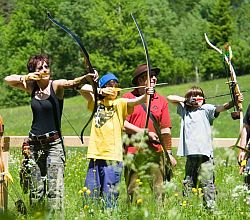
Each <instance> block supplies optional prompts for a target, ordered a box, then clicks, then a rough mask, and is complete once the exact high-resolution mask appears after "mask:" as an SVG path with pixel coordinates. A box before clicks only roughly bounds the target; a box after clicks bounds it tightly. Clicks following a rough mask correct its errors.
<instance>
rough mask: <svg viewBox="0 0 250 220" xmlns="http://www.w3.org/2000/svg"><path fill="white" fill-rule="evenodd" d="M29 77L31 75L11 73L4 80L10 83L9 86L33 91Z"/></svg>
mask: <svg viewBox="0 0 250 220" xmlns="http://www.w3.org/2000/svg"><path fill="white" fill-rule="evenodd" d="M28 80H30V79H29V75H16V74H13V75H10V76H6V77H5V78H4V82H5V83H6V84H8V85H9V86H11V87H13V88H17V89H21V90H23V91H25V92H29V93H31V92H32V87H31V86H30V83H29V82H27V81H28Z"/></svg>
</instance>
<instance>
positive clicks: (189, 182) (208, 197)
mask: <svg viewBox="0 0 250 220" xmlns="http://www.w3.org/2000/svg"><path fill="white" fill-rule="evenodd" d="M214 179H215V178H214V164H213V159H212V158H209V157H207V156H205V155H190V156H187V161H186V166H185V179H184V180H183V186H184V189H183V195H184V196H188V195H189V194H190V193H191V192H192V188H202V192H203V194H204V196H203V201H204V205H205V207H207V208H209V209H213V208H214V205H215V195H216V190H215V185H214Z"/></svg>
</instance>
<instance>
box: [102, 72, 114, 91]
mask: <svg viewBox="0 0 250 220" xmlns="http://www.w3.org/2000/svg"><path fill="white" fill-rule="evenodd" d="M110 80H114V81H116V82H117V83H118V79H117V77H116V76H115V75H114V74H113V73H111V72H108V73H107V74H105V75H104V76H103V77H101V79H100V80H99V82H98V84H99V87H100V88H103V87H104V86H105V85H106V84H107V83H108V82H109V81H110Z"/></svg>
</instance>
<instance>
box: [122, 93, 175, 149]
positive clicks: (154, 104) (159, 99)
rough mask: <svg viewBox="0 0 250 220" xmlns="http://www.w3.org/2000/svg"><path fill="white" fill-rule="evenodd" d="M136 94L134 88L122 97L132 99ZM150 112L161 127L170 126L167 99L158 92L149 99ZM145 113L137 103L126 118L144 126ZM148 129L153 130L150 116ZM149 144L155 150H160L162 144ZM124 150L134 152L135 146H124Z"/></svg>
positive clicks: (132, 122)
mask: <svg viewBox="0 0 250 220" xmlns="http://www.w3.org/2000/svg"><path fill="white" fill-rule="evenodd" d="M138 96H139V94H138V93H137V90H134V91H133V92H128V93H125V94H124V95H123V96H122V97H123V98H129V99H132V98H135V97H138ZM150 112H151V114H153V115H154V117H155V118H156V120H157V122H158V124H159V126H160V128H161V129H163V128H171V127H172V125H171V119H170V114H169V111H168V101H167V100H166V99H165V98H164V97H163V96H160V95H159V94H158V93H155V94H154V96H153V98H152V100H151V107H150ZM146 115H147V113H146V111H144V109H143V107H142V106H141V105H137V106H135V107H134V111H133V113H132V114H131V115H129V116H128V117H127V118H126V120H127V121H128V122H129V123H131V124H133V125H135V126H137V127H140V128H144V127H145V123H146ZM148 130H149V131H153V132H155V129H154V124H153V121H152V120H151V119H150V118H149V122H148ZM150 146H152V147H153V148H155V150H156V151H157V152H160V151H162V146H161V145H160V144H150ZM126 151H127V152H128V153H136V148H135V147H134V146H126Z"/></svg>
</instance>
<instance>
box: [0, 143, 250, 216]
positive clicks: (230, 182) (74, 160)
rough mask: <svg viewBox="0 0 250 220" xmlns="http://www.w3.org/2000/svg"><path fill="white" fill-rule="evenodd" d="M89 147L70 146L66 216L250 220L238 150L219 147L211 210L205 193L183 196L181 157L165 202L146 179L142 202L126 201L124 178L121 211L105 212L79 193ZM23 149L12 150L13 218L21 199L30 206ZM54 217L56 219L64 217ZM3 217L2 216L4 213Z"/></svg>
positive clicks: (142, 186)
mask: <svg viewBox="0 0 250 220" xmlns="http://www.w3.org/2000/svg"><path fill="white" fill-rule="evenodd" d="M85 153H86V149H84V148H82V149H79V148H78V149H72V148H71V149H67V165H66V171H65V197H64V201H65V210H64V217H65V219H72V220H73V219H119V220H120V219H124V220H125V219H132V220H137V219H150V220H151V219H169V220H172V219H194V220H195V219H225V220H228V219H237V220H240V219H249V217H250V205H249V204H248V205H247V200H250V192H249V191H246V190H244V189H243V187H242V183H243V177H242V176H240V175H239V174H238V165H237V163H236V152H235V151H233V150H229V149H221V148H220V149H216V150H215V163H216V169H215V171H216V187H217V192H218V194H217V198H216V201H217V202H216V203H217V206H216V209H215V212H213V213H211V212H208V211H207V210H205V209H204V207H203V206H202V195H201V194H199V193H196V192H194V193H193V195H191V196H190V197H189V198H184V197H183V196H182V186H181V181H182V179H183V177H184V164H185V159H184V158H178V165H177V167H176V168H175V170H174V178H173V179H172V181H171V182H170V183H168V184H166V186H165V193H166V198H165V202H164V203H163V204H160V203H158V202H157V199H155V197H154V196H153V195H152V192H151V190H150V187H149V186H148V185H147V184H146V182H145V183H144V182H142V185H141V186H140V188H141V190H140V192H141V193H140V199H141V203H140V204H135V203H133V204H131V205H128V204H127V203H126V190H125V184H124V179H122V183H121V186H120V198H119V205H118V208H117V210H115V211H113V212H108V211H103V210H102V208H101V207H100V205H98V204H93V203H91V202H89V203H88V205H87V206H85V207H84V206H83V197H82V195H81V194H79V190H81V189H82V188H83V186H84V179H85V175H86V170H87V166H88V160H87V159H86V158H85ZM20 154H21V153H20V150H17V149H12V150H11V156H10V172H11V174H12V176H13V179H14V183H13V184H11V185H10V186H9V213H11V214H12V217H13V218H12V219H14V218H17V219H22V218H23V217H22V216H21V215H19V214H18V213H17V212H16V210H15V206H14V202H15V201H16V200H17V199H18V198H21V199H22V200H24V202H25V204H26V205H27V207H28V211H30V210H29V206H28V195H27V194H23V193H22V191H21V188H20V186H19V178H18V172H19V171H18V169H19V165H20V159H21V158H20ZM59 216H60V217H53V219H61V218H62V216H61V215H59ZM48 217H49V216H48V213H44V212H41V211H40V212H36V213H34V214H33V215H30V214H28V216H27V219H48ZM0 218H1V216H0Z"/></svg>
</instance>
